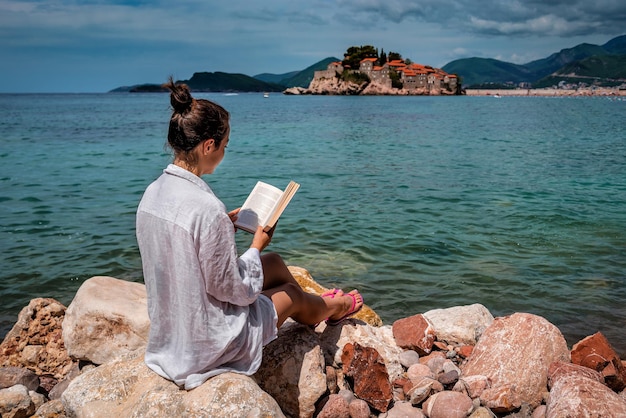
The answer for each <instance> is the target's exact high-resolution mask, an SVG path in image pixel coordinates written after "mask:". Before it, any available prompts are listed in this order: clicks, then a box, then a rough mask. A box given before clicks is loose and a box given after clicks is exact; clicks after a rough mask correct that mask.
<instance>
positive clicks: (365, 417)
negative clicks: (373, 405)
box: [348, 399, 370, 418]
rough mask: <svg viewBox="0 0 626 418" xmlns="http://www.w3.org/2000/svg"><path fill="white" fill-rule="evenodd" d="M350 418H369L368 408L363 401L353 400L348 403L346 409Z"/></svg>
mask: <svg viewBox="0 0 626 418" xmlns="http://www.w3.org/2000/svg"><path fill="white" fill-rule="evenodd" d="M348 411H349V412H350V418H369V417H370V407H369V405H368V404H367V402H365V401H364V400H363V399H355V400H353V401H352V402H350V406H349V407H348Z"/></svg>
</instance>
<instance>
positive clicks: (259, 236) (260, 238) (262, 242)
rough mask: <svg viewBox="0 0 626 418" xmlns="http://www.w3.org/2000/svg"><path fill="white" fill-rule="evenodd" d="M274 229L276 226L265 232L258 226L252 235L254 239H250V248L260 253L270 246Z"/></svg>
mask: <svg viewBox="0 0 626 418" xmlns="http://www.w3.org/2000/svg"><path fill="white" fill-rule="evenodd" d="M275 229H276V225H274V228H272V229H270V230H269V231H267V232H265V230H264V229H263V227H262V226H259V227H258V228H257V229H256V232H255V233H254V238H252V244H250V248H256V249H257V250H259V252H262V251H263V250H264V249H265V248H266V247H267V246H268V245H270V242H271V241H272V236H273V235H274V230H275Z"/></svg>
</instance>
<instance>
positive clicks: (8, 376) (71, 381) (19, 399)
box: [0, 267, 626, 418]
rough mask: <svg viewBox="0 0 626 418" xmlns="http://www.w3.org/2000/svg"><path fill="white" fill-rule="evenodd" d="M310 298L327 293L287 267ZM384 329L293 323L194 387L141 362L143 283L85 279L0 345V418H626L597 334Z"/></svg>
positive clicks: (540, 329) (485, 320) (529, 326)
mask: <svg viewBox="0 0 626 418" xmlns="http://www.w3.org/2000/svg"><path fill="white" fill-rule="evenodd" d="M290 269H291V271H292V273H293V274H294V276H295V277H296V278H297V280H298V282H299V283H300V285H301V286H302V287H303V288H305V289H306V290H307V291H309V292H313V293H321V292H322V291H323V290H325V289H324V288H323V287H322V286H320V285H319V284H317V283H316V282H315V281H314V280H313V279H312V278H311V276H310V275H309V274H308V272H307V271H306V270H304V269H301V268H298V267H290ZM417 310H418V309H417V308H416V312H415V313H412V314H411V315H409V316H407V317H406V318H402V319H398V320H397V321H395V322H394V323H393V324H389V325H385V324H383V323H382V321H381V320H380V318H379V317H378V315H377V314H376V313H375V312H374V311H373V310H372V309H370V308H369V307H365V308H364V309H363V310H362V311H361V312H359V314H358V315H357V317H355V318H354V319H349V320H347V321H344V322H343V323H342V324H340V325H338V326H327V325H326V324H325V323H321V324H320V325H318V326H317V327H315V328H313V327H308V326H302V325H300V324H297V323H295V322H287V323H286V324H285V325H284V326H283V327H282V328H281V329H280V331H279V337H278V339H277V340H275V341H273V342H272V343H270V344H269V345H268V346H267V347H265V349H264V352H263V363H262V365H261V368H260V369H259V371H258V372H257V373H256V374H255V375H254V376H251V377H248V376H243V375H238V374H235V373H225V374H222V375H219V376H216V377H214V378H212V379H210V380H208V381H207V382H205V383H204V384H203V385H201V386H200V387H198V388H196V389H193V390H191V391H185V390H181V389H180V388H178V387H177V386H176V385H175V384H173V383H172V382H170V381H168V380H165V379H163V378H161V377H159V376H158V375H156V374H155V373H154V372H152V371H151V370H150V369H148V368H147V367H146V366H145V364H144V362H143V350H144V348H145V344H146V340H147V335H148V330H149V326H150V324H149V320H148V316H147V309H146V292H145V287H144V286H143V285H142V284H140V283H133V282H127V281H123V280H119V279H115V278H112V277H102V276H98V277H93V278H91V279H89V280H87V281H85V282H84V283H83V284H82V286H81V287H80V289H79V290H78V291H77V293H76V295H75V297H74V300H73V301H72V303H71V304H70V305H69V306H68V307H67V308H66V307H65V306H63V305H62V304H61V303H59V302H58V301H56V300H54V299H49V298H37V299H33V300H32V301H31V302H30V304H29V305H28V306H26V307H25V308H24V309H23V310H22V311H21V313H20V314H19V317H18V319H17V322H16V324H15V326H14V327H13V328H12V330H11V331H10V332H9V333H8V334H7V335H6V337H5V339H4V341H3V342H2V344H0V416H1V417H2V418H18V417H30V416H36V417H48V418H52V417H57V418H61V417H111V416H118V417H231V418H234V417H325V418H330V417H344V418H368V417H381V418H385V417H386V418H395V417H418V418H419V417H429V418H456V417H458V418H467V417H472V418H487V417H509V418H523V417H528V418H539V417H550V418H562V417H616V418H617V417H624V416H626V391H625V390H624V388H625V387H626V364H625V362H624V361H622V360H621V359H620V358H619V357H618V356H617V354H616V353H615V351H614V350H613V349H612V347H611V345H610V343H609V341H607V340H606V338H605V337H604V336H603V335H602V334H601V333H596V334H594V335H590V336H588V337H586V338H584V339H583V340H581V341H579V342H578V343H576V344H574V346H572V347H571V348H568V347H567V344H566V342H565V339H564V338H563V336H562V334H561V332H560V331H559V330H558V329H557V327H555V326H554V325H553V324H551V323H549V322H548V321H547V320H546V319H544V318H542V317H539V316H536V315H532V314H528V313H515V314H513V315H510V316H506V317H497V318H494V317H493V316H492V315H491V313H490V312H489V311H488V310H487V309H486V308H485V307H484V306H482V305H479V304H474V305H469V306H458V307H451V308H446V309H437V310H432V311H428V312H424V313H419V312H417Z"/></svg>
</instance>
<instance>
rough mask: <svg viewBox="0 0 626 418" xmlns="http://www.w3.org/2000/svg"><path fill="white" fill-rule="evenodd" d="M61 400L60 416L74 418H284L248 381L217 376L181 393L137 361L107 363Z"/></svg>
mask: <svg viewBox="0 0 626 418" xmlns="http://www.w3.org/2000/svg"><path fill="white" fill-rule="evenodd" d="M61 400H62V402H63V405H64V407H65V411H66V414H67V415H68V416H71V417H75V418H83V417H89V418H100V417H102V418H108V417H131V416H135V417H142V418H149V417H154V418H160V417H179V416H190V417H193V416H196V417H201V416H202V417H204V416H206V417H210V416H229V417H261V416H269V417H284V416H285V415H284V414H283V412H282V411H281V409H280V407H279V406H278V404H277V403H276V401H275V400H274V399H272V397H271V396H269V395H268V394H267V393H265V392H263V391H262V390H261V389H260V388H259V386H258V385H257V384H256V383H255V382H254V380H253V379H252V378H250V377H248V376H244V375H241V374H237V373H223V374H220V375H217V376H215V377H213V378H211V379H209V380H207V381H206V382H205V383H203V384H202V385H200V386H198V387H197V388H195V389H193V390H191V391H185V390H180V388H179V387H178V386H176V384H174V383H173V382H170V381H169V380H166V379H163V378H162V377H160V376H159V375H157V374H156V373H154V372H153V371H152V370H150V369H149V368H148V367H147V366H146V365H145V363H144V359H143V356H138V357H136V358H131V359H122V360H117V361H111V362H107V363H106V364H104V365H102V366H99V367H97V368H94V369H91V370H89V371H88V372H85V373H83V374H81V375H80V376H78V377H77V378H76V379H74V380H73V381H72V383H70V385H69V387H68V388H67V389H66V390H65V392H63V395H62V396H61Z"/></svg>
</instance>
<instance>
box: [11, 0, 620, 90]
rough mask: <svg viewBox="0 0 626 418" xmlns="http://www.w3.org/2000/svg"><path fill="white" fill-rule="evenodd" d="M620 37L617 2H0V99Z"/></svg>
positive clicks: (548, 49)
mask: <svg viewBox="0 0 626 418" xmlns="http://www.w3.org/2000/svg"><path fill="white" fill-rule="evenodd" d="M623 34H626V1H624V0H594V1H590V0H306V1H302V0H257V1H252V0H247V1H243V0H221V1H215V0H175V1H172V0H168V1H164V0H84V1H79V0H0V93H55V92H64V93H81V92H107V91H110V90H112V89H114V88H117V87H120V86H130V85H136V84H143V83H159V84H160V83H163V82H165V81H166V79H167V77H168V76H170V75H172V76H173V77H174V79H177V80H183V79H189V78H191V76H192V75H193V73H195V72H203V71H208V72H214V71H224V72H228V73H241V74H246V75H249V76H254V75H257V74H261V73H272V74H284V73H287V72H290V71H299V70H303V69H305V68H307V67H309V66H310V65H313V64H315V63H316V62H318V61H320V60H322V59H324V58H327V57H337V58H339V59H341V58H343V53H344V52H345V51H346V50H347V49H348V48H349V47H350V46H362V45H373V46H375V47H376V48H379V50H384V51H385V52H386V53H389V52H397V53H399V54H401V55H402V56H403V57H404V58H409V59H411V60H412V61H413V62H417V63H420V64H424V65H431V66H433V67H439V68H440V67H443V66H444V65H445V64H447V63H449V62H450V61H453V60H455V59H459V58H470V57H482V58H495V59H499V60H502V61H507V62H511V63H515V64H524V63H527V62H530V61H533V60H536V59H541V58H546V57H548V56H549V55H550V54H552V53H555V52H559V51H560V50H561V49H564V48H571V47H574V46H576V45H578V44H581V43H591V44H596V45H602V44H604V43H606V42H607V41H609V40H610V39H612V38H614V37H616V36H620V35H623Z"/></svg>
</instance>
